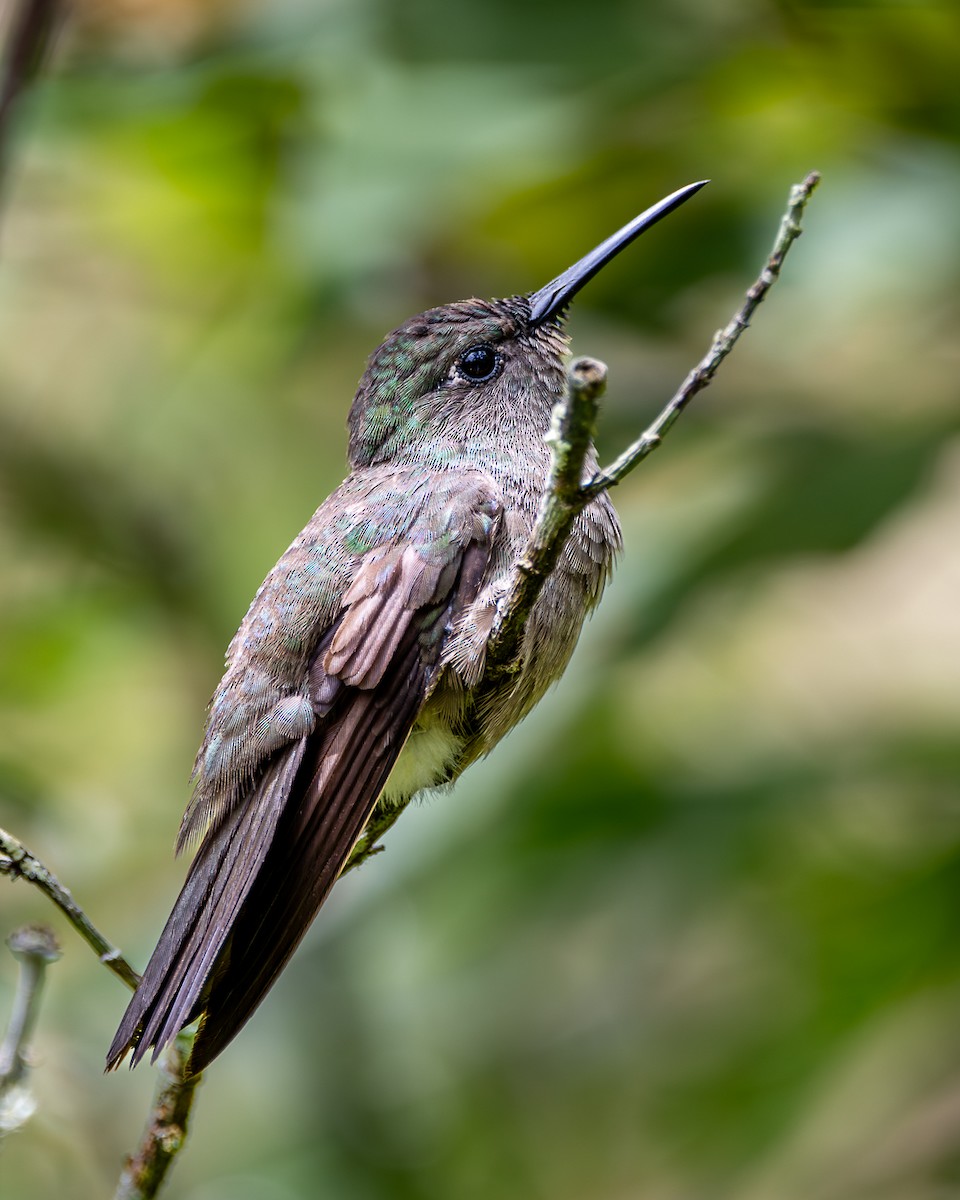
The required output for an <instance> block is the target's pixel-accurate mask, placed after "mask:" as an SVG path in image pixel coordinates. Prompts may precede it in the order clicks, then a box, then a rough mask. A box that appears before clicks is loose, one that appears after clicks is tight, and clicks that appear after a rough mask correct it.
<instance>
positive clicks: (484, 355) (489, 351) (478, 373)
mask: <svg viewBox="0 0 960 1200" xmlns="http://www.w3.org/2000/svg"><path fill="white" fill-rule="evenodd" d="M501 365H502V360H501V358H500V355H499V354H497V352H496V350H494V349H493V347H492V346H471V347H470V349H469V350H465V351H464V353H463V354H461V355H460V357H459V358H458V359H457V371H458V373H459V374H460V375H462V376H463V378H464V379H469V380H470V382H471V383H486V381H487V380H488V379H492V378H493V377H494V375H496V374H497V372H498V371H499V370H500V367H501Z"/></svg>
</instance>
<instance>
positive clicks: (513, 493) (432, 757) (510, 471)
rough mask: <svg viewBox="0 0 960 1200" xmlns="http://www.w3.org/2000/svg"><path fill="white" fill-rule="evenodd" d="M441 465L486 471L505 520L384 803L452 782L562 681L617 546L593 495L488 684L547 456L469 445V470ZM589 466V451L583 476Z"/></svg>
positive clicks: (611, 514) (611, 519)
mask: <svg viewBox="0 0 960 1200" xmlns="http://www.w3.org/2000/svg"><path fill="white" fill-rule="evenodd" d="M511 450H513V451H514V452H513V453H511V452H510V451H511ZM445 465H446V466H447V469H449V470H457V468H458V465H460V466H461V468H462V469H464V470H466V469H469V470H470V471H471V472H476V471H477V470H478V469H479V470H481V471H485V472H486V473H487V474H488V475H489V476H490V478H491V479H492V480H493V482H494V483H495V485H496V487H497V489H498V491H499V493H500V496H501V502H502V506H503V519H502V522H501V525H500V529H499V531H498V534H497V538H496V542H495V546H494V551H493V554H492V555H491V560H490V563H489V566H488V569H487V572H486V576H485V578H484V582H483V584H482V586H481V588H480V591H479V593H478V595H477V598H476V600H475V601H474V602H473V603H472V604H471V605H470V606H469V607H468V609H467V610H466V611H465V612H464V614H463V615H462V616H461V617H460V618H459V619H458V620H457V622H456V624H455V626H454V628H453V630H452V631H451V635H450V638H449V641H448V642H447V645H446V646H445V649H444V654H443V667H442V670H441V673H440V676H439V678H438V680H437V682H436V685H435V687H434V689H433V691H432V693H431V696H430V698H429V699H428V701H427V703H426V705H425V706H424V708H423V710H422V712H421V714H420V717H419V718H418V720H417V723H416V725H415V726H414V728H413V731H412V732H411V734H410V737H409V739H408V741H407V744H406V746H405V747H404V750H403V752H402V754H401V756H400V758H399V760H398V762H397V764H396V766H395V768H394V771H393V773H392V775H391V776H390V779H389V781H388V783H387V786H386V788H385V789H384V793H383V800H384V801H385V802H386V803H391V802H397V801H403V800H406V799H407V798H409V797H410V796H411V795H413V794H415V793H416V792H417V791H420V790H423V789H425V788H430V787H436V786H439V785H442V784H445V783H449V782H452V781H453V780H454V779H456V778H457V776H458V775H459V774H460V773H461V772H462V771H463V770H464V769H465V768H466V767H467V766H469V765H470V763H472V762H474V761H476V759H478V758H480V757H482V756H483V755H485V754H487V753H489V751H490V750H492V749H493V747H494V746H495V745H496V744H497V742H498V741H499V740H500V739H501V738H502V737H503V736H504V735H505V734H506V733H507V732H509V730H510V729H512V728H513V726H514V725H516V724H517V723H518V722H519V721H521V720H522V719H523V717H525V716H526V715H527V713H528V712H530V710H531V709H532V708H533V707H534V706H535V705H536V703H537V702H538V701H539V700H540V698H541V697H542V696H543V694H544V692H546V690H547V689H548V688H549V687H550V685H551V684H552V683H554V682H556V681H557V680H558V679H559V678H560V676H561V675H562V673H563V671H564V669H565V667H566V665H567V663H568V662H569V660H570V656H571V655H572V653H573V650H574V647H575V646H576V644H577V639H578V638H579V636H580V630H581V629H582V627H583V623H584V620H585V619H586V617H587V615H588V614H589V613H590V612H591V610H592V609H593V608H594V607H595V606H596V604H597V602H598V601H599V599H600V596H601V593H602V591H603V588H604V585H605V584H606V582H607V580H608V579H609V576H610V573H611V569H612V567H613V563H614V560H615V557H616V555H617V552H618V551H619V549H620V546H621V534H620V524H619V521H618V520H617V515H616V512H615V510H614V508H613V505H612V504H611V503H610V500H609V499H608V497H607V496H606V494H603V495H601V496H598V497H597V499H596V500H595V501H593V502H592V503H591V504H590V505H589V506H588V507H587V508H586V509H585V510H584V511H583V512H582V513H581V514H580V516H579V517H578V518H577V520H576V522H575V523H574V527H573V530H572V532H571V534H570V537H569V539H568V541H567V544H566V546H565V548H564V550H563V553H562V554H561V556H560V560H559V562H558V564H557V566H556V568H555V570H554V571H553V573H552V574H551V576H550V578H549V579H548V580H547V582H546V583H545V585H544V587H543V590H542V591H541V593H540V595H539V597H538V598H537V601H536V603H535V605H534V607H533V610H532V612H531V614H530V617H529V620H528V622H527V627H526V633H525V637H524V644H523V651H522V660H521V666H520V671H519V673H518V674H517V675H514V676H512V677H510V678H509V679H508V680H506V681H501V682H499V683H496V684H490V683H485V681H484V678H483V667H484V659H485V655H486V645H487V641H488V639H489V637H490V635H491V633H492V631H493V628H494V624H495V621H496V617H497V613H498V608H499V606H500V605H501V604H502V602H503V599H504V597H505V595H506V592H507V589H508V586H509V584H510V581H511V579H512V576H513V572H514V570H515V568H516V565H517V563H518V561H519V560H520V558H521V556H522V555H523V553H524V551H525V549H526V547H527V544H528V543H529V540H530V537H531V534H532V533H533V528H534V524H535V522H536V519H537V514H538V511H539V507H540V500H541V495H542V491H543V487H544V485H545V481H546V477H547V472H548V470H549V450H548V448H547V446H546V444H545V443H544V442H543V441H542V439H540V438H538V439H537V444H536V445H535V446H526V447H524V448H523V452H522V453H520V452H519V449H518V448H517V447H511V446H509V445H504V444H503V443H501V444H499V445H497V446H494V445H489V446H484V445H477V444H476V443H474V445H473V446H472V447H471V448H470V452H469V460H468V461H467V460H466V459H465V460H464V461H463V463H462V464H456V463H454V462H449V463H448V464H445ZM596 467H597V461H596V457H595V455H594V454H593V452H592V451H591V453H590V455H589V456H588V459H587V462H586V464H585V477H589V475H591V474H592V473H593V472H594V471H595V470H596Z"/></svg>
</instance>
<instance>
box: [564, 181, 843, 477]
mask: <svg viewBox="0 0 960 1200" xmlns="http://www.w3.org/2000/svg"><path fill="white" fill-rule="evenodd" d="M819 182H820V173H819V172H818V171H811V172H810V174H809V175H808V176H807V177H806V179H805V180H804V181H803V183H798V184H796V186H795V187H793V188H791V190H790V200H789V203H788V205H787V211H786V212H785V213H784V214H783V219H782V220H781V222H780V229H779V230H778V232H777V236H776V239H775V241H774V243H773V249H772V250H771V251H770V254H769V256H768V258H767V261H766V262H765V263H764V265H763V270H762V271H761V272H760V274H759V276H758V277H757V279H756V281H755V282H754V283H753V284H752V286H751V287H750V288H748V289H747V294H746V297H745V299H744V302H743V304H742V305H741V306H740V308H739V309H738V310H737V311H736V313H734V315H733V317H732V318H731V319H730V322H729V323H728V324H727V325H726V327H725V328H723V329H721V330H719V331H718V332H717V333H716V334H715V335H714V339H713V343H712V345H711V346H710V349H709V350H708V351H707V353H706V355H705V356H704V357H703V358H702V359H701V360H700V362H699V363H697V365H696V366H695V367H694V368H693V370H692V371H691V372H690V374H689V375H688V376H687V377H686V379H685V380H684V381H683V383H682V384H681V385H680V387H679V388H678V390H677V391H676V393H675V394H674V396H673V397H672V398H671V399H670V400H669V401H668V403H667V404H666V405H665V406H664V408H663V409H662V411H661V412H660V415H659V416H658V417H657V419H656V420H655V421H654V422H653V424H652V425H650V426H648V428H647V429H645V430H644V431H643V433H642V434H641V435H640V436H639V437H638V438H637V440H636V441H635V442H634V443H633V445H632V446H628V447H627V449H626V450H624V452H623V453H622V454H621V455H620V457H619V458H617V459H615V460H614V462H612V463H611V464H610V466H609V467H604V468H603V470H602V471H598V472H597V474H596V475H594V477H593V478H592V479H591V480H590V482H589V483H587V484H585V485H584V487H583V494H584V496H585V497H586V499H588V500H592V499H593V497H594V496H596V495H598V493H600V492H602V491H604V490H605V489H607V488H611V487H613V486H614V485H615V484H617V483H619V482H620V480H621V479H623V478H624V476H626V475H628V474H629V473H630V472H631V471H632V470H633V469H634V467H636V466H637V465H638V464H639V463H641V462H643V460H644V459H645V458H646V457H647V455H648V454H651V453H652V452H653V451H654V450H656V448H657V447H658V446H659V445H660V443H661V442H662V441H663V438H664V436H665V434H666V433H667V431H668V430H669V428H670V426H671V425H672V424H673V423H674V421H676V419H677V417H679V416H680V414H681V413H682V412H683V410H684V409H685V408H686V406H687V405H688V404H689V403H690V401H691V400H692V399H693V397H694V396H695V395H696V394H697V392H702V391H703V389H704V388H705V387H706V386H707V385H708V384H709V383H710V382H711V380H712V379H713V377H714V375H716V373H717V368H718V367H719V366H720V364H721V363H722V362H723V360H724V359H725V358H726V357H727V355H728V354H729V353H730V351H731V350H732V349H733V348H734V346H735V345H736V344H737V342H738V340H739V338H740V335H741V333H743V331H744V330H745V329H746V328H747V327H748V326H749V324H750V318H751V317H752V316H753V314H754V312H755V310H756V308H757V305H758V304H760V303H761V302H762V301H763V299H764V297H765V296H766V294H767V292H769V291H770V289H771V288H772V287H773V285H774V284H775V283H776V281H777V279H778V278H779V275H780V268H781V267H782V266H783V260H784V258H786V255H787V251H788V250H789V249H790V247H791V246H792V245H793V243H794V242H795V241H796V240H797V238H798V237H799V236H800V234H801V233H802V232H803V230H802V229H801V227H800V221H801V218H802V217H803V210H804V209H805V208H806V206H807V201H808V200H809V199H810V197H811V195H812V194H813V190H814V188H815V187H816V186H817V184H818V183H819Z"/></svg>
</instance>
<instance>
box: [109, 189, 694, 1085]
mask: <svg viewBox="0 0 960 1200" xmlns="http://www.w3.org/2000/svg"><path fill="white" fill-rule="evenodd" d="M699 186H700V185H693V186H692V187H691V188H685V189H683V190H682V191H681V192H677V193H674V195H673V196H670V197H668V198H667V199H666V200H665V201H662V202H661V203H660V204H659V205H657V206H655V207H654V208H653V209H650V210H648V211H647V212H646V213H644V214H642V215H641V216H640V217H638V218H636V219H635V220H634V221H633V222H631V223H630V225H628V226H626V227H625V228H624V229H623V230H621V231H620V232H619V233H617V234H615V235H614V236H613V237H612V238H609V239H608V240H607V241H606V242H604V243H603V244H602V245H601V246H599V247H598V248H597V249H596V250H595V251H593V252H592V253H591V254H590V255H587V257H586V258H584V259H582V260H581V261H580V262H579V263H577V264H576V266H574V267H572V268H570V269H569V270H568V271H566V272H564V274H563V275H561V276H559V277H558V278H557V279H556V280H554V281H553V282H552V283H551V284H548V285H547V287H546V288H542V289H541V290H540V291H539V292H536V293H534V294H533V295H531V296H526V297H515V298H513V299H510V300H500V301H480V300H467V301H463V302H461V303H458V304H451V305H447V306H445V307H443V308H437V309H432V310H431V311H429V312H426V313H423V314H421V315H420V316H417V317H414V318H413V319H411V320H409V321H407V322H406V323H405V324H404V325H401V326H400V328H399V329H397V330H395V331H394V333H392V334H391V335H390V336H389V337H388V338H387V340H386V341H385V342H384V343H383V345H382V346H381V347H380V348H379V349H378V350H377V351H376V353H375V354H374V355H373V356H372V358H371V360H370V362H369V364H368V366H367V370H366V372H365V374H364V376H363V379H362V380H361V382H360V386H359V389H358V392H357V396H356V399H355V401H354V404H353V407H352V409H351V412H350V418H349V428H350V468H351V470H350V474H349V475H348V477H347V478H346V480H344V482H343V483H342V484H341V485H340V487H339V488H338V489H337V490H336V491H335V492H334V493H333V494H332V495H331V496H330V497H329V498H328V499H327V500H326V501H324V503H323V504H322V505H321V506H320V508H319V509H318V510H317V511H316V513H315V514H314V516H313V517H312V518H311V520H310V522H309V524H308V525H307V526H306V528H305V529H304V530H303V532H302V533H301V534H300V535H299V536H298V537H297V539H296V540H295V541H294V542H293V544H292V545H291V546H290V548H289V549H288V550H287V552H286V553H285V554H284V555H283V557H282V558H281V559H280V561H279V562H278V563H277V565H276V566H275V567H274V569H273V570H272V571H271V572H270V574H269V575H268V576H267V578H266V580H265V581H264V583H263V585H262V586H261V588H260V590H259V591H258V593H257V595H256V597H255V598H254V601H253V603H252V605H251V606H250V609H249V611H248V613H247V615H246V617H245V618H244V620H243V623H242V625H241V626H240V629H239V631H238V632H237V635H236V637H235V638H234V639H233V641H232V642H231V644H230V647H229V650H228V652H227V670H226V673H225V675H224V677H223V680H222V681H221V683H220V686H219V687H218V688H217V691H216V693H215V695H214V697H213V700H212V702H211V706H210V712H209V718H208V721H207V728H206V733H205V736H204V740H203V744H202V746H201V747H200V751H199V754H198V756H197V762H196V767H195V784H196V786H195V791H194V795H193V799H192V800H191V802H190V804H189V806H188V808H187V811H186V813H185V815H184V818H183V823H182V826H181V830H180V837H179V841H178V848H182V847H183V846H184V845H186V844H188V843H190V842H192V841H195V840H198V839H199V849H198V851H197V855H196V857H195V859H194V861H193V864H192V865H191V867H190V871H189V874H188V876H187V880H186V883H185V884H184V887H183V890H182V892H181V894H180V897H179V899H178V900H177V902H176V905H175V906H174V909H173V912H172V913H171V915H170V917H169V919H168V921H167V924H166V927H165V928H164V930H163V933H162V934H161V936H160V941H159V943H158V945H157V948H156V950H155V951H154V953H153V956H152V957H151V959H150V962H149V964H148V966H147V969H146V971H145V972H144V976H143V979H142V981H141V983H140V986H139V988H138V989H137V992H136V994H135V995H134V997H133V999H132V1001H131V1002H130V1006H129V1008H128V1009H127V1012H126V1014H125V1015H124V1018H123V1021H122V1022H121V1024H120V1028H119V1029H118V1031H117V1034H116V1036H115V1038H114V1040H113V1044H112V1045H111V1047H110V1051H109V1054H108V1058H107V1062H108V1066H109V1067H115V1066H116V1065H117V1064H118V1063H119V1062H120V1061H121V1060H122V1059H123V1058H124V1056H125V1055H126V1054H127V1052H128V1051H132V1063H133V1064H136V1063H137V1062H138V1061H139V1060H140V1059H141V1058H143V1057H144V1055H145V1054H146V1053H147V1051H148V1050H150V1049H151V1047H152V1048H153V1057H154V1058H156V1056H157V1054H159V1052H160V1051H161V1050H162V1049H163V1047H164V1046H165V1045H167V1043H168V1042H170V1041H171V1039H172V1038H173V1037H174V1036H175V1035H176V1033H177V1032H178V1030H179V1029H180V1028H181V1027H182V1026H183V1025H185V1024H186V1023H188V1022H189V1021H191V1020H193V1019H195V1018H196V1017H197V1016H200V1015H201V1014H202V1015H203V1018H204V1019H203V1021H202V1023H201V1025H200V1029H199V1033H198V1035H197V1038H196V1041H195V1044H194V1049H193V1055H192V1058H191V1062H190V1070H191V1071H199V1070H201V1069H202V1068H203V1067H204V1066H206V1064H207V1063H208V1062H210V1060H211V1059H212V1058H213V1057H214V1056H215V1055H216V1054H218V1053H219V1052H220V1051H221V1050H222V1049H223V1048H224V1046H226V1045H227V1043H228V1042H229V1041H230V1040H231V1039H232V1038H233V1037H234V1036H235V1034H236V1033H237V1032H238V1030H239V1029H240V1028H241V1027H242V1025H243V1024H244V1022H245V1021H246V1020H247V1018H248V1017H249V1016H250V1014H251V1013H252V1012H253V1010H254V1009H255V1008H256V1006H257V1004H259V1002H260V1000H261V999H262V998H263V996H264V994H265V993H266V991H267V990H268V988H269V987H270V986H271V984H272V983H273V981H274V980H275V978H276V976H277V974H278V973H279V972H280V970H281V969H282V968H283V966H284V964H285V963H286V961H287V959H288V958H289V957H290V955H291V954H292V953H293V951H294V950H295V948H296V946H297V944H298V943H299V941H300V939H301V938H302V936H303V935H304V933H305V932H306V930H307V929H308V928H309V925H310V923H311V921H312V920H313V918H314V916H315V915H316V912H317V910H318V909H319V907H320V905H321V904H322V903H323V901H324V899H325V898H326V896H327V894H328V893H329V891H330V889H331V887H332V886H333V884H334V883H335V882H336V879H337V876H338V875H339V873H340V871H341V870H342V869H343V866H344V864H345V863H346V860H347V858H348V857H349V854H350V851H351V849H352V848H353V846H354V844H355V843H356V840H357V838H358V837H359V836H360V835H361V833H362V832H363V829H364V826H365V825H366V823H367V821H368V820H369V818H370V816H371V814H372V812H373V810H374V808H375V807H376V806H377V804H385V805H389V804H395V803H397V802H401V803H402V802H404V801H406V800H407V799H408V798H409V797H411V796H412V795H414V794H416V793H417V792H419V791H421V790H422V789H424V788H428V787H434V786H437V785H439V784H443V783H447V782H450V781H452V780H454V779H456V777H457V776H458V775H459V774H460V773H461V772H462V771H463V770H464V768H465V767H466V766H468V765H469V764H470V763H471V762H473V761H474V760H475V759H477V758H478V757H479V756H481V755H483V754H485V753H487V752H488V751H489V750H490V749H491V748H492V747H493V746H494V745H495V744H496V743H497V741H498V740H499V739H500V738H501V737H502V736H503V735H504V734H505V733H506V732H507V730H509V729H510V728H511V727H512V726H513V725H515V724H516V723H517V721H519V720H520V719H521V718H522V717H523V716H524V715H525V714H526V713H527V712H529V710H530V709H531V707H532V706H533V705H534V704H535V703H536V702H537V700H538V699H539V698H540V697H541V696H542V695H543V693H544V691H545V690H546V689H547V687H548V686H549V685H550V684H551V683H552V682H553V681H554V680H556V679H557V678H558V677H559V675H560V674H561V672H562V671H563V669H564V667H565V666H566V663H567V661H568V659H569V657H570V655H571V653H572V651H573V648H574V645H575V643H576V640H577V637H578V635H579V632H580V628H581V625H582V624H583V620H584V618H585V616H586V614H587V613H588V612H589V611H590V609H591V608H592V607H593V606H594V605H595V604H596V602H597V600H598V599H599V597H600V593H601V591H602V589H603V585H604V583H605V581H606V579H607V576H608V574H609V571H610V568H611V564H612V561H613V557H614V555H615V553H616V551H617V549H618V547H619V544H620V532H619V527H618V524H617V520H616V516H615V514H614V511H613V508H612V506H611V504H610V502H609V500H608V499H607V498H606V496H600V497H598V498H597V499H596V500H595V501H594V502H593V503H591V504H590V506H589V507H588V508H587V509H586V510H585V511H584V512H583V513H582V515H581V516H580V518H579V519H578V520H577V522H576V524H575V526H574V529H573V532H572V534H571V537H570V539H569V542H568V543H567V545H566V547H565V549H564V551H563V554H562V556H561V558H560V561H559V564H558V566H557V568H556V570H555V571H554V573H553V575H552V576H551V578H550V579H549V580H548V581H547V583H546V585H545V587H544V589H543V591H542V593H541V594H540V596H539V598H538V600H537V602H536V604H535V606H534V608H533V611H532V613H531V615H530V619H529V621H528V624H527V628H526V633H525V639H524V643H523V653H522V664H521V669H520V671H519V674H518V675H517V676H516V677H515V678H514V679H511V680H510V681H509V682H504V681H503V680H502V679H501V681H500V682H499V683H497V684H496V685H492V684H488V683H486V682H485V680H484V677H483V668H484V652H485V647H486V642H487V639H488V637H489V635H490V632H491V630H492V628H493V625H494V621H495V619H496V615H497V612H498V604H500V602H501V601H502V598H503V596H504V593H505V590H506V587H507V583H508V581H509V579H510V576H511V573H512V571H513V569H514V566H515V564H516V562H517V560H518V558H519V557H520V555H521V554H522V552H523V550H524V548H525V546H526V544H527V542H528V540H529V537H530V534H531V532H532V530H533V526H534V522H535V519H536V515H537V511H538V507H539V503H540V496H541V492H542V490H543V486H544V483H545V480H546V476H547V471H548V468H549V451H548V448H547V445H546V443H545V441H544V434H545V433H546V431H547V429H548V426H549V422H550V416H551V412H552V409H553V406H554V405H555V404H556V402H557V401H558V400H559V399H560V398H561V395H562V393H563V389H564V386H565V373H564V355H565V352H566V347H567V339H566V337H565V335H564V333H563V331H562V329H561V322H562V316H563V313H564V311H565V308H566V306H567V304H568V303H569V301H570V299H571V298H572V296H573V295H574V293H575V292H576V291H577V290H578V289H579V288H580V287H581V286H582V285H583V283H584V282H586V280H587V279H589V278H591V277H592V275H593V274H595V273H596V271H598V270H599V269H600V268H601V267H602V266H603V265H604V263H605V262H607V261H608V260H609V259H610V258H611V257H613V255H614V254H616V253H617V252H618V251H619V250H620V249H622V247H623V246H625V245H627V244H628V243H629V242H630V241H632V239H633V238H634V237H636V236H637V234H639V233H640V232H642V230H643V229H645V228H649V226H650V225H651V224H653V223H654V221H656V220H658V219H659V218H660V217H661V216H663V215H665V214H666V213H667V212H670V211H672V210H673V208H675V207H677V206H678V205H679V204H681V203H682V202H683V201H684V200H686V199H687V198H688V197H689V196H690V195H692V194H693V192H694V191H695V190H697V188H698V187H699ZM587 466H588V469H592V468H593V467H594V466H595V460H594V457H593V454H592V452H591V455H590V458H589V462H588V464H587Z"/></svg>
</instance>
